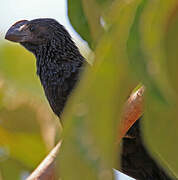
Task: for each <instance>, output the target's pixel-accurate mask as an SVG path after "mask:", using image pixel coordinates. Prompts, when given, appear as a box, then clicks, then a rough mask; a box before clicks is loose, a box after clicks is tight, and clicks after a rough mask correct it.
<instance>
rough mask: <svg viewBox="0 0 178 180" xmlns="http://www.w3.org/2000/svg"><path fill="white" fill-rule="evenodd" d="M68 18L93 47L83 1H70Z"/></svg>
mask: <svg viewBox="0 0 178 180" xmlns="http://www.w3.org/2000/svg"><path fill="white" fill-rule="evenodd" d="M68 16H69V20H70V22H71V24H72V26H73V28H74V29H75V30H76V31H77V32H78V33H79V34H80V36H81V37H82V38H83V39H84V40H85V41H87V42H88V44H89V46H90V47H92V46H93V45H92V44H93V42H92V37H91V34H90V28H89V25H88V21H87V18H86V16H85V13H84V10H83V6H82V1H81V0H75V1H73V0H68Z"/></svg>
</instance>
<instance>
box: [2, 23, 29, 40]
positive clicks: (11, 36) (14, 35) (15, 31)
mask: <svg viewBox="0 0 178 180" xmlns="http://www.w3.org/2000/svg"><path fill="white" fill-rule="evenodd" d="M27 22H28V21H27V20H21V21H18V22H16V23H15V24H13V25H12V26H11V27H10V28H9V30H8V31H7V33H6V35H5V39H7V40H9V41H12V42H24V41H25V39H26V37H27V35H28V34H27V32H25V31H23V30H22V27H23V26H24V25H25V24H26V23H27Z"/></svg>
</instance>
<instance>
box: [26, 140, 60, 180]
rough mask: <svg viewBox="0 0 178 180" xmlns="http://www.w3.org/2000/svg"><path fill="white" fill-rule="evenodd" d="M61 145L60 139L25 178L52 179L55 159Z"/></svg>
mask: <svg viewBox="0 0 178 180" xmlns="http://www.w3.org/2000/svg"><path fill="white" fill-rule="evenodd" d="M60 146H61V141H60V142H59V143H58V144H57V145H56V146H55V147H54V148H53V150H52V151H51V152H50V153H49V154H48V156H47V157H46V158H45V159H44V160H43V161H42V162H41V164H40V165H39V166H38V167H37V168H36V169H35V170H34V171H33V173H32V174H31V175H30V176H29V177H28V178H27V179H26V180H54V179H55V173H54V171H55V160H56V156H57V154H58V152H59V149H60Z"/></svg>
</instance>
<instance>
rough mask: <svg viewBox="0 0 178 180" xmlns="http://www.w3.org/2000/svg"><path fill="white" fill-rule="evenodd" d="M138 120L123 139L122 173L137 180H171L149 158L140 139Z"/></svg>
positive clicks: (151, 158) (152, 159)
mask: <svg viewBox="0 0 178 180" xmlns="http://www.w3.org/2000/svg"><path fill="white" fill-rule="evenodd" d="M140 120H141V119H139V120H137V121H136V122H135V124H134V125H133V126H132V127H131V128H130V129H129V131H128V132H127V136H126V137H125V138H123V145H122V154H121V169H122V171H123V173H125V174H127V175H129V176H131V177H134V178H135V179H137V180H171V178H170V177H169V176H168V175H167V174H166V172H165V171H164V170H163V169H162V168H161V167H160V165H158V163H157V162H156V161H155V160H154V158H153V157H151V155H150V153H149V152H148V150H147V148H146V146H145V145H144V141H143V138H142V132H141V128H140V123H141V122H140Z"/></svg>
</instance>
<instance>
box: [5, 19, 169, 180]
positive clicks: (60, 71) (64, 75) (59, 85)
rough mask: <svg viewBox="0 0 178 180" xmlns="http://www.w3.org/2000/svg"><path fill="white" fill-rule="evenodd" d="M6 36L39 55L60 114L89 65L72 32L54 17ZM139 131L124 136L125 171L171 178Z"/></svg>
mask: <svg viewBox="0 0 178 180" xmlns="http://www.w3.org/2000/svg"><path fill="white" fill-rule="evenodd" d="M6 39H8V40H10V41H13V42H18V43H20V44H21V45H22V46H24V47H25V48H26V49H27V50H29V51H31V52H32V53H33V54H34V55H35V57H36V64H37V74H38V76H39V78H40V80H41V84H42V86H43V88H44V91H45V95H46V97H47V99H48V101H49V104H50V106H51V108H52V110H53V111H54V113H55V114H56V115H58V116H60V115H61V113H62V111H63V108H64V106H65V103H66V101H67V99H68V97H69V95H70V94H71V92H72V90H73V89H74V87H75V85H76V83H77V82H78V81H79V79H80V77H79V76H80V73H81V71H82V69H83V66H84V64H87V63H85V59H84V58H83V56H82V55H81V54H80V52H79V50H78V48H77V46H76V45H75V43H74V42H73V41H72V39H71V36H70V35H69V33H68V32H67V31H66V29H65V28H64V27H63V26H62V25H61V24H59V23H58V22H57V21H56V20H54V19H48V18H44V19H35V20H32V21H27V20H22V21H19V22H17V23H15V24H14V25H13V26H12V27H11V28H10V29H9V30H8V32H7V34H6ZM136 126H138V124H136ZM134 128H135V127H134V126H133V127H132V128H131V130H130V132H128V133H131V132H132V130H133V131H134ZM135 132H137V133H138V134H136V135H134V138H131V139H123V148H122V149H123V152H122V158H121V160H122V161H121V169H122V171H123V172H124V173H126V174H127V175H129V176H132V177H135V178H137V179H139V180H170V178H169V177H168V176H167V175H166V174H165V173H164V171H163V170H162V169H161V168H160V167H159V166H158V165H157V164H156V162H155V161H154V160H153V159H152V158H151V156H150V155H149V154H148V153H147V151H146V149H145V147H144V145H143V142H142V138H141V136H140V131H138V130H137V131H134V133H135ZM138 168H140V169H138ZM150 169H151V170H150Z"/></svg>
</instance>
